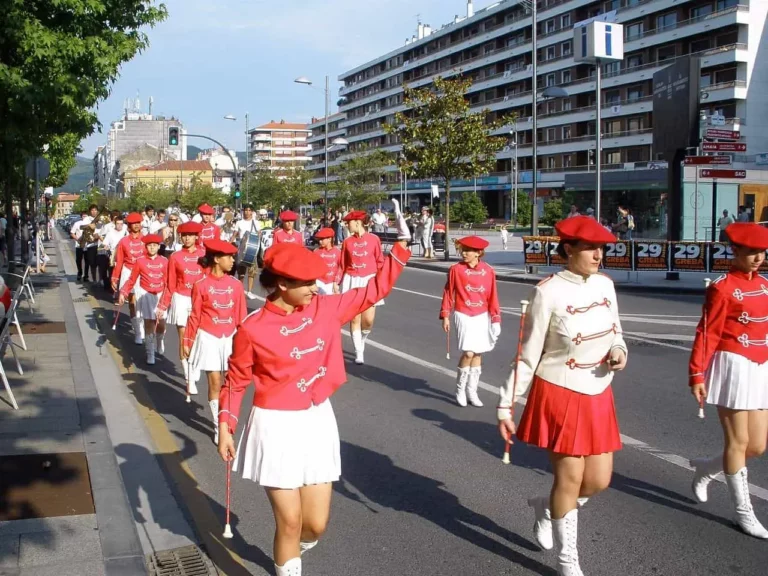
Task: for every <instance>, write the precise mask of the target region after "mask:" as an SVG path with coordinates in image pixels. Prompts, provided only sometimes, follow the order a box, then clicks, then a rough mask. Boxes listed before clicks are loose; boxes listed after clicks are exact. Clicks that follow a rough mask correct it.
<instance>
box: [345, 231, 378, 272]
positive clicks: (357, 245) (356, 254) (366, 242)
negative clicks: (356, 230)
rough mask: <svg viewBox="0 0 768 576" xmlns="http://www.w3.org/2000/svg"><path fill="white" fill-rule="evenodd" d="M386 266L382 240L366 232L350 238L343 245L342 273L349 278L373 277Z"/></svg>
mask: <svg viewBox="0 0 768 576" xmlns="http://www.w3.org/2000/svg"><path fill="white" fill-rule="evenodd" d="M383 265H384V252H383V251H382V250H381V240H379V237H378V236H376V235H375V234H371V233H370V232H366V233H365V234H363V235H362V236H350V237H348V238H347V239H346V240H344V243H343V244H342V245H341V264H339V266H340V267H341V272H342V273H343V274H347V275H349V276H373V275H374V274H376V272H377V271H378V270H380V269H381V267H382V266H383Z"/></svg>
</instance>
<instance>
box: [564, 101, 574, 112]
mask: <svg viewBox="0 0 768 576" xmlns="http://www.w3.org/2000/svg"><path fill="white" fill-rule="evenodd" d="M571 106H572V105H571V101H570V99H568V98H565V99H564V100H563V112H567V111H568V110H570V109H571Z"/></svg>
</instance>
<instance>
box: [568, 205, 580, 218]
mask: <svg viewBox="0 0 768 576" xmlns="http://www.w3.org/2000/svg"><path fill="white" fill-rule="evenodd" d="M574 216H579V209H578V207H577V206H576V204H571V211H570V212H568V216H566V218H573V217H574Z"/></svg>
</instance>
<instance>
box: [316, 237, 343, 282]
mask: <svg viewBox="0 0 768 576" xmlns="http://www.w3.org/2000/svg"><path fill="white" fill-rule="evenodd" d="M315 254H317V255H318V256H320V258H322V259H323V261H324V262H325V264H326V265H327V266H328V272H326V273H325V276H323V277H322V278H318V280H319V281H320V282H324V283H326V284H338V283H340V282H341V267H340V266H339V264H340V263H341V250H339V249H338V248H337V247H336V246H331V247H330V248H318V249H317V250H315Z"/></svg>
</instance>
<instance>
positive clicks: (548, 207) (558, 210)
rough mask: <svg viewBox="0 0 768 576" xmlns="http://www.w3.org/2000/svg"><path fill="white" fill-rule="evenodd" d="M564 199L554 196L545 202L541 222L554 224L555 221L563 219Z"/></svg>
mask: <svg viewBox="0 0 768 576" xmlns="http://www.w3.org/2000/svg"><path fill="white" fill-rule="evenodd" d="M563 216H564V214H563V200H562V199H561V198H553V199H552V200H548V201H547V202H545V203H544V214H543V215H542V216H541V223H542V224H546V225H547V226H554V224H555V222H559V221H560V220H562V219H563Z"/></svg>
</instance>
